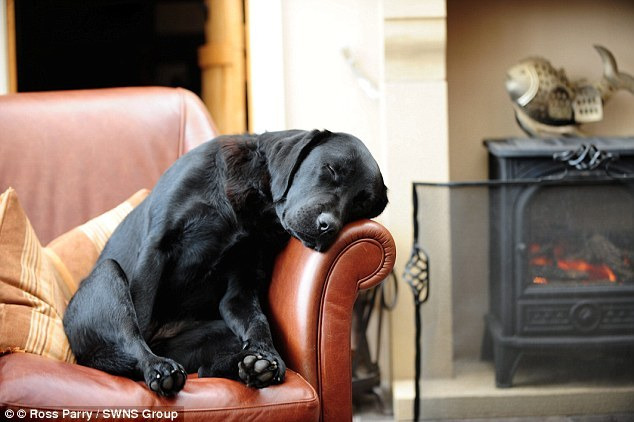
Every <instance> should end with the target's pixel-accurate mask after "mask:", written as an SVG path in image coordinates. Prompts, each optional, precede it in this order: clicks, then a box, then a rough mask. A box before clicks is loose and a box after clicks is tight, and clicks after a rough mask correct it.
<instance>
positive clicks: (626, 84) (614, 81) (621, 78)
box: [594, 45, 634, 94]
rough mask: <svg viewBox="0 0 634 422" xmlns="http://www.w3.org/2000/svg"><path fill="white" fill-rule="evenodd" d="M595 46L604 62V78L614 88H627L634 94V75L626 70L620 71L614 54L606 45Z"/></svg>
mask: <svg viewBox="0 0 634 422" xmlns="http://www.w3.org/2000/svg"><path fill="white" fill-rule="evenodd" d="M594 48H595V49H596V50H597V52H598V53H599V56H601V61H602V62H603V79H604V80H605V81H606V82H607V85H609V86H610V87H612V88H613V89H626V90H628V91H630V92H631V93H632V94H634V77H633V76H632V75H630V74H628V73H625V72H619V68H618V66H617V64H616V59H615V58H614V55H613V54H612V53H611V52H610V51H609V50H608V49H607V48H605V47H602V46H600V45H595V46H594Z"/></svg>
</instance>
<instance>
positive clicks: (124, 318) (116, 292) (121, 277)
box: [64, 259, 187, 396]
mask: <svg viewBox="0 0 634 422" xmlns="http://www.w3.org/2000/svg"><path fill="white" fill-rule="evenodd" d="M64 330H65V332H66V335H67V336H68V340H69V342H70V346H71V349H72V351H73V353H74V354H75V357H76V358H77V363H79V364H81V365H85V366H90V367H93V368H97V369H100V370H103V371H106V372H109V373H112V374H117V375H125V376H128V377H132V378H142V379H144V380H145V382H146V384H147V385H148V387H149V388H150V389H151V390H153V391H155V392H156V393H158V394H160V395H165V396H168V395H172V394H175V393H177V392H178V391H180V390H181V389H182V388H183V386H184V385H185V380H186V378H187V375H186V373H185V371H184V370H183V367H182V366H181V365H180V364H178V363H177V362H175V361H174V360H172V359H168V358H163V357H159V356H157V355H155V354H154V353H153V352H152V351H151V350H150V348H149V346H148V345H147V343H146V342H145V340H144V339H143V337H142V335H141V330H140V329H139V325H138V321H137V317H136V312H135V309H134V305H133V303H132V298H131V296H130V290H129V288H128V280H127V278H126V276H125V273H124V272H123V270H122V269H121V267H120V266H119V264H118V263H117V262H116V261H114V260H110V259H107V260H104V261H102V262H100V263H99V264H98V265H97V266H96V267H95V269H94V270H93V271H92V273H91V274H90V275H89V276H88V277H87V278H86V279H85V280H84V281H83V282H82V283H81V284H80V286H79V289H78V290H77V293H75V295H74V296H73V298H72V299H71V301H70V303H69V304H68V307H67V309H66V312H65V314H64Z"/></svg>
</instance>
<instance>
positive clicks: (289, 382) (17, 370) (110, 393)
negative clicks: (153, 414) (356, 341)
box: [0, 353, 320, 422]
mask: <svg viewBox="0 0 634 422" xmlns="http://www.w3.org/2000/svg"><path fill="white" fill-rule="evenodd" d="M0 380H2V382H1V383H0V407H10V408H13V409H16V410H17V409H26V410H27V412H29V409H42V410H58V411H60V412H61V411H62V410H63V409H69V408H72V409H75V410H81V409H86V410H93V411H94V410H96V409H104V408H105V409H115V408H126V407H128V408H135V409H156V408H167V407H169V408H173V409H175V410H177V411H178V412H179V416H181V415H182V416H184V417H185V419H186V420H187V421H195V420H205V421H209V420H218V421H233V420H236V421H238V420H240V421H243V420H249V421H258V420H262V421H270V420H283V421H289V422H290V421H318V420H319V413H320V409H319V398H318V397H317V394H316V392H315V390H314V389H313V387H312V386H311V385H310V384H309V383H308V382H307V381H306V380H305V379H304V378H302V377H301V376H300V375H298V374H297V373H295V372H293V371H291V370H288V371H287V374H286V379H285V380H284V382H283V383H282V384H280V385H276V386H272V387H268V388H264V389H259V390H258V389H254V388H249V387H246V386H245V385H244V384H242V383H240V382H237V381H232V380H227V379H222V378H198V377H197V376H196V375H190V376H189V378H188V380H187V384H186V385H185V388H184V389H183V390H182V391H181V392H180V393H179V394H178V395H176V396H175V397H171V398H170V397H168V398H166V397H159V396H157V395H156V394H154V393H152V392H151V391H150V390H148V389H147V387H146V386H145V384H144V383H143V382H140V381H133V380H131V379H128V378H124V377H119V376H114V375H110V374H106V373H104V372H102V371H99V370H96V369H93V368H88V367H84V366H80V365H76V364H70V363H66V362H60V361H55V360H53V359H47V358H44V357H42V356H38V355H33V354H29V353H14V354H10V355H5V356H3V357H1V358H0ZM272 412H273V413H272ZM27 414H28V413H27ZM60 414H61V413H60ZM180 420H183V419H180Z"/></svg>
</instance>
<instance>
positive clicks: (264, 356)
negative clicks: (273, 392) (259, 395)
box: [238, 350, 286, 388]
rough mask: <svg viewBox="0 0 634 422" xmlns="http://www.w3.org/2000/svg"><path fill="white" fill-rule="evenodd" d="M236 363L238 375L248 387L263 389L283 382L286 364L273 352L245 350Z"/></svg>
mask: <svg viewBox="0 0 634 422" xmlns="http://www.w3.org/2000/svg"><path fill="white" fill-rule="evenodd" d="M243 356H244V357H243V358H242V360H241V361H240V362H238V375H239V377H240V379H241V380H242V381H243V382H244V383H245V384H246V385H248V386H249V387H255V388H264V387H268V386H269V385H271V384H279V383H281V382H282V381H284V376H285V374H286V364H285V363H284V361H283V360H282V358H281V357H280V356H279V355H278V354H277V352H276V351H275V350H273V352H266V351H263V350H252V351H251V350H245V351H244V352H243Z"/></svg>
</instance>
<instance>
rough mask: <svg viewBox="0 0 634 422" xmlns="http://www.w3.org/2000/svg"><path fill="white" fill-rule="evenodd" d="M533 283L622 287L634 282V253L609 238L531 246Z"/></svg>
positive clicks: (598, 236)
mask: <svg viewBox="0 0 634 422" xmlns="http://www.w3.org/2000/svg"><path fill="white" fill-rule="evenodd" d="M529 263H530V271H531V280H532V283H533V284H537V285H551V286H578V285H584V286H585V285H621V284H628V283H633V282H634V251H630V250H626V249H624V248H622V247H619V246H617V245H616V244H615V243H614V242H612V241H610V240H609V239H608V238H607V237H605V236H602V235H594V236H592V237H590V238H589V239H586V240H585V241H580V242H575V243H573V242H569V243H564V242H561V241H556V242H553V243H532V244H531V245H530V246H529Z"/></svg>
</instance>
